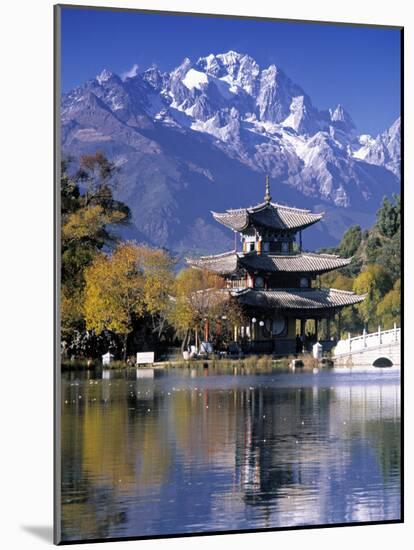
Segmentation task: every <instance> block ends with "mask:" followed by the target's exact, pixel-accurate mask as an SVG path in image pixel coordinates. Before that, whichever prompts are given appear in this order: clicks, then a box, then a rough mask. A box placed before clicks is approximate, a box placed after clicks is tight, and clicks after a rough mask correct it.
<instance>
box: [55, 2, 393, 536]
mask: <svg viewBox="0 0 414 550" xmlns="http://www.w3.org/2000/svg"><path fill="white" fill-rule="evenodd" d="M402 37H403V29H402V28H399V27H398V28H397V27H388V26H374V25H373V26H370V25H351V24H341V23H326V22H305V21H293V20H292V21H289V20H276V19H266V18H255V17H254V16H252V17H236V16H220V15H207V14H186V13H172V12H171V13H169V12H153V11H149V10H148V11H145V10H130V9H116V8H96V7H95V8H93V7H86V6H85V7H82V6H69V5H68V6H65V5H60V6H56V7H55V87H56V108H55V118H56V151H55V159H56V193H55V195H56V220H57V223H56V267H57V269H56V273H57V275H56V374H55V383H56V384H55V404H56V408H55V409H56V410H55V415H56V416H55V442H56V444H55V466H56V468H55V542H56V543H59V544H65V543H74V542H94V541H95V542H98V541H111V540H112V541H113V540H121V539H140V538H156V537H167V536H168V537H171V536H189V535H203V534H219V533H234V532H239V533H240V532H245V531H261V530H280V529H286V528H306V527H315V526H324V527H332V526H338V525H341V526H347V525H353V526H356V525H361V524H368V523H391V522H394V523H398V522H401V521H402V520H403V510H402V484H401V479H402V473H403V472H402V454H401V449H402V441H401V437H402V434H401V419H400V401H401V397H402V394H401V375H402V369H401V367H402V360H401V340H402V338H401V336H402V333H401V331H402V328H401V293H402V288H403V287H402V282H401V281H402V278H401V240H402V234H401V233H402V230H401V224H402V222H401V220H402V215H403V212H402V200H401V189H402V186H401V178H402V170H401V161H402V157H401V145H402V144H401V112H402V87H401V81H402Z"/></svg>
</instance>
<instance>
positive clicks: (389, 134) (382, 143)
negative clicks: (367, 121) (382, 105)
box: [353, 117, 401, 177]
mask: <svg viewBox="0 0 414 550" xmlns="http://www.w3.org/2000/svg"><path fill="white" fill-rule="evenodd" d="M359 144H360V145H361V147H359V148H357V149H356V151H354V154H353V156H354V157H355V158H357V159H360V160H364V161H365V162H368V163H369V164H375V165H376V166H385V168H387V169H388V170H390V171H391V172H393V173H394V174H395V175H396V176H397V177H400V170H401V120H400V117H398V118H397V120H396V121H395V122H394V123H393V124H392V125H391V126H390V128H389V129H388V130H385V132H383V133H382V134H379V135H378V136H377V137H376V138H375V139H374V138H372V137H371V136H369V135H362V136H360V138H359Z"/></svg>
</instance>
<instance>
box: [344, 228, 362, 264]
mask: <svg viewBox="0 0 414 550" xmlns="http://www.w3.org/2000/svg"><path fill="white" fill-rule="evenodd" d="M361 241H362V231H361V227H360V226H359V225H352V226H351V227H350V228H349V229H347V231H345V233H344V236H343V237H342V240H341V243H340V245H339V254H340V255H341V256H343V257H344V258H349V257H350V256H353V255H354V254H355V252H356V251H357V250H358V248H359V246H360V244H361Z"/></svg>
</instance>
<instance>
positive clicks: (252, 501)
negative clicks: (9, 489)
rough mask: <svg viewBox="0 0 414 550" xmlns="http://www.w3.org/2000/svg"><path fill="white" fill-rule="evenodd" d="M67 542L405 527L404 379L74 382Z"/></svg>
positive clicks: (68, 404)
mask: <svg viewBox="0 0 414 550" xmlns="http://www.w3.org/2000/svg"><path fill="white" fill-rule="evenodd" d="M62 395H63V402H62V459H63V460H62V480H63V483H62V530H63V537H64V540H71V539H72V540H73V539H82V538H83V539H84V538H106V537H119V536H140V535H151V534H166V533H184V532H192V531H212V530H229V529H251V528H261V527H280V526H289V525H304V524H326V523H338V522H340V523H342V522H354V521H371V520H385V519H398V518H399V514H400V486H399V483H400V410H399V409H400V389H399V379H398V375H393V374H387V375H385V376H384V375H383V373H380V374H379V375H378V374H373V375H368V374H360V375H357V374H354V375H352V376H348V375H345V374H334V373H319V374H318V375H317V376H315V375H312V374H303V373H302V374H301V373H300V374H272V373H269V374H261V375H254V374H251V373H249V372H246V371H244V372H242V373H240V372H238V373H237V374H236V375H234V373H233V372H232V371H229V372H216V371H213V372H211V371H210V370H203V369H200V370H197V369H192V370H178V369H171V370H169V371H166V372H163V373H159V372H155V377H154V378H151V377H139V378H137V377H136V373H135V371H132V372H131V373H130V374H129V375H126V374H124V373H122V374H119V373H113V372H111V373H110V374H109V375H105V377H102V376H99V375H97V376H96V377H93V376H92V377H90V378H89V379H87V378H85V379H80V378H79V375H74V374H71V375H67V376H66V378H65V380H64V382H63V393H62Z"/></svg>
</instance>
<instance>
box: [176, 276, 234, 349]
mask: <svg viewBox="0 0 414 550" xmlns="http://www.w3.org/2000/svg"><path fill="white" fill-rule="evenodd" d="M173 293H174V294H173V306H172V309H171V313H170V317H169V320H170V322H171V323H172V325H173V326H174V327H175V328H176V330H177V333H178V334H179V335H180V336H181V337H182V338H183V340H182V349H184V348H185V347H186V346H187V345H188V344H189V342H190V341H191V333H192V332H193V333H194V340H195V344H196V345H197V344H198V341H199V338H200V332H201V331H202V330H203V328H205V327H206V323H207V324H208V327H209V333H210V334H211V335H212V336H213V337H217V336H218V335H220V334H223V332H224V330H226V329H227V328H228V325H232V324H238V323H240V319H241V318H242V311H241V309H240V307H239V306H238V305H237V303H236V302H235V301H234V300H232V298H231V296H230V294H229V292H228V291H226V290H225V288H224V280H223V279H222V278H221V277H219V276H218V275H216V274H215V273H212V272H211V271H207V270H203V269H194V268H187V269H183V270H182V271H181V272H180V273H179V274H178V275H177V278H176V280H175V284H174V287H173Z"/></svg>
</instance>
